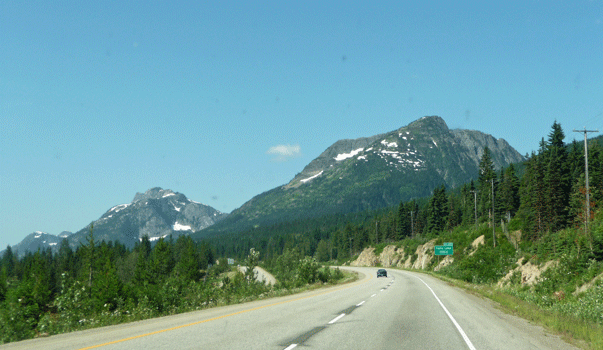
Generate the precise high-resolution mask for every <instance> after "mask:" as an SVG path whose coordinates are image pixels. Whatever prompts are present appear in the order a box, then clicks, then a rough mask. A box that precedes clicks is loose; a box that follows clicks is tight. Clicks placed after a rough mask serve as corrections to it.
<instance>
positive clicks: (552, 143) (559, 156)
mask: <svg viewBox="0 0 603 350" xmlns="http://www.w3.org/2000/svg"><path fill="white" fill-rule="evenodd" d="M564 138H565V135H564V134H563V130H562V129H561V125H560V124H558V123H557V122H555V123H553V130H552V131H551V133H550V134H549V142H548V147H547V149H546V152H545V161H546V163H547V164H546V171H545V174H544V186H545V198H546V200H545V211H544V217H545V221H544V222H545V225H544V227H545V229H546V230H547V231H550V232H555V231H558V230H560V229H561V228H563V227H565V226H566V224H567V215H568V211H567V208H568V204H569V193H570V186H569V168H568V164H567V153H566V152H567V151H566V148H565V145H564V144H563V139H564Z"/></svg>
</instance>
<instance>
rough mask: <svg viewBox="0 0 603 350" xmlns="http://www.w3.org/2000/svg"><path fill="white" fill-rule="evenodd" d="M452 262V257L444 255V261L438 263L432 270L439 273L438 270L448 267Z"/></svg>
mask: <svg viewBox="0 0 603 350" xmlns="http://www.w3.org/2000/svg"><path fill="white" fill-rule="evenodd" d="M453 262H454V258H453V257H452V255H446V257H444V259H443V260H442V261H440V263H439V264H438V266H436V267H435V268H434V269H433V270H434V271H440V269H441V268H442V267H445V266H448V265H450V264H452V263H453Z"/></svg>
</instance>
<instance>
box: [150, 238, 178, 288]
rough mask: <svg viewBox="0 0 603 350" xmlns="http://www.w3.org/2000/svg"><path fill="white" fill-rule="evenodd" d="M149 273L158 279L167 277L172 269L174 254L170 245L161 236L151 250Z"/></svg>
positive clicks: (161, 279) (162, 279)
mask: <svg viewBox="0 0 603 350" xmlns="http://www.w3.org/2000/svg"><path fill="white" fill-rule="evenodd" d="M150 265H151V267H150V270H151V273H152V275H153V278H155V279H156V280H158V281H164V280H165V279H167V278H168V277H169V275H170V273H171V272H172V270H173V269H174V265H175V263H174V255H173V253H172V247H171V246H170V244H169V243H168V242H166V241H165V240H164V239H163V237H162V238H160V239H159V240H158V241H157V244H155V247H154V248H153V251H152V252H151V264H150Z"/></svg>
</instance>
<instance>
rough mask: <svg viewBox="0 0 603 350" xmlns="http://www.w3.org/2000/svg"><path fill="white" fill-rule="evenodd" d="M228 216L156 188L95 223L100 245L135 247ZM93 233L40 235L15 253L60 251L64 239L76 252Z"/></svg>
mask: <svg viewBox="0 0 603 350" xmlns="http://www.w3.org/2000/svg"><path fill="white" fill-rule="evenodd" d="M227 215H228V214H224V213H221V212H220V211H218V210H216V209H214V208H212V207H210V206H208V205H205V204H201V203H199V202H195V201H193V200H190V199H188V198H187V197H186V196H185V195H184V194H182V193H178V192H173V191H172V190H169V189H168V190H164V189H162V188H160V187H155V188H151V189H149V190H148V191H146V192H144V193H136V195H135V196H134V199H133V200H132V202H130V203H126V204H120V205H116V206H114V207H112V208H111V209H109V210H107V212H105V213H104V214H103V215H102V216H101V217H100V218H99V219H98V220H95V221H94V222H92V223H93V225H94V239H95V240H96V241H98V242H100V241H102V240H104V241H119V242H120V243H122V244H125V245H126V246H127V247H133V246H134V245H135V244H136V242H138V241H140V239H141V238H142V237H143V236H145V235H147V236H149V238H150V239H151V240H152V241H154V240H158V239H159V238H160V237H166V236H168V235H170V234H172V235H175V236H177V235H181V234H190V233H192V232H194V231H198V230H201V229H204V228H206V227H208V226H211V225H213V224H215V223H216V222H218V221H220V220H222V219H223V218H224V217H226V216H227ZM89 229H90V225H88V226H86V227H84V228H82V229H81V230H79V231H77V232H76V233H73V234H71V233H70V232H66V231H65V232H63V233H61V234H60V235H59V236H56V235H52V234H48V233H45V232H41V231H37V232H34V233H32V234H30V235H28V236H27V237H25V239H23V241H21V242H20V243H18V244H16V245H14V246H12V247H11V249H12V250H13V251H14V252H17V254H19V255H21V256H22V255H23V254H25V253H26V252H28V251H30V252H35V251H36V250H38V249H46V248H48V247H50V248H51V249H53V250H57V249H58V247H59V246H60V242H61V241H62V240H63V238H66V239H67V241H68V242H69V244H70V245H71V246H72V247H73V248H75V247H77V246H78V245H79V244H80V243H82V244H85V243H86V236H87V235H88V233H89Z"/></svg>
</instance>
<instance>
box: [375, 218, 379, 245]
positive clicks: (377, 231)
mask: <svg viewBox="0 0 603 350" xmlns="http://www.w3.org/2000/svg"><path fill="white" fill-rule="evenodd" d="M378 225H379V221H377V220H375V244H379V229H378V228H377V227H378Z"/></svg>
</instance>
